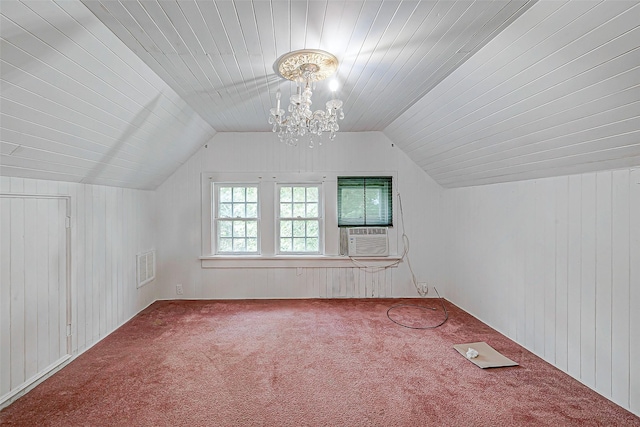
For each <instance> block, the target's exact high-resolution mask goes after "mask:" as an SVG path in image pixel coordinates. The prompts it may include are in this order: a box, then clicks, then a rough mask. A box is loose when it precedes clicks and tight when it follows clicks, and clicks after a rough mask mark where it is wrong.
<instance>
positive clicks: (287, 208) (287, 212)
mask: <svg viewBox="0 0 640 427" xmlns="http://www.w3.org/2000/svg"><path fill="white" fill-rule="evenodd" d="M292 216H293V209H292V208H291V203H280V217H281V218H291V217H292Z"/></svg>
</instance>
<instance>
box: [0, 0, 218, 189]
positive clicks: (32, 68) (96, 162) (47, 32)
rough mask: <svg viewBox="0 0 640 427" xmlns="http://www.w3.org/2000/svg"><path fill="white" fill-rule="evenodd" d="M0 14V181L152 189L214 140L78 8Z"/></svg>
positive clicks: (33, 5) (53, 6)
mask: <svg viewBox="0 0 640 427" xmlns="http://www.w3.org/2000/svg"><path fill="white" fill-rule="evenodd" d="M0 14H1V16H0V19H1V21H0V31H1V36H2V39H1V43H2V44H1V46H0V61H1V62H0V67H1V68H0V71H1V81H0V83H1V99H0V111H1V117H0V120H1V122H0V124H1V128H0V143H1V145H0V156H1V157H0V164H1V173H2V174H3V175H9V176H18V177H30V178H40V179H51V180H61V181H72V182H83V183H93V184H104V185H111V186H120V187H129V188H140V189H155V188H156V187H157V186H158V185H159V184H160V183H162V182H163V181H164V180H165V179H166V178H167V177H168V176H169V175H171V174H172V173H173V172H174V171H175V170H176V169H177V168H178V166H179V165H180V164H181V163H182V162H184V161H186V160H187V159H188V158H189V157H190V156H191V155H192V154H193V152H194V151H195V150H197V149H198V148H199V147H201V146H202V145H203V144H204V143H205V142H206V141H208V140H209V139H210V138H211V137H212V136H213V135H214V134H215V130H214V129H213V128H212V127H211V125H209V124H208V123H206V122H205V121H204V120H203V119H202V118H201V117H200V116H199V115H198V114H197V113H196V112H195V111H194V110H193V109H192V108H191V107H190V106H189V105H188V104H187V103H186V102H185V101H184V100H183V99H182V98H180V96H178V94H176V92H175V91H174V90H173V89H171V88H170V87H169V86H168V85H167V84H166V83H165V82H164V81H163V80H162V79H160V78H159V77H158V76H157V75H156V74H155V73H154V72H153V71H152V70H150V69H149V67H148V66H147V65H145V64H144V62H143V61H142V60H140V58H138V57H137V56H136V55H135V54H134V53H133V52H131V50H130V49H128V48H127V47H126V46H124V44H123V43H122V42H121V41H120V40H119V39H118V38H117V37H116V36H115V35H114V34H113V33H111V32H110V31H109V30H108V29H107V28H106V27H105V26H104V25H103V24H102V23H101V22H100V21H99V20H98V19H97V18H96V17H95V16H94V15H93V13H92V12H91V11H90V10H89V9H87V8H86V7H85V6H84V5H83V4H82V3H80V2H79V1H60V2H54V1H22V2H20V1H15V0H2V1H1V2H0Z"/></svg>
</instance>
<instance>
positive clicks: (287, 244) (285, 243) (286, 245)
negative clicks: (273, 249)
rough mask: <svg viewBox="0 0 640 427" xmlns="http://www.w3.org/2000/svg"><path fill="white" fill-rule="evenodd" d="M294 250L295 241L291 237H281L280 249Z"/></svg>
mask: <svg viewBox="0 0 640 427" xmlns="http://www.w3.org/2000/svg"><path fill="white" fill-rule="evenodd" d="M292 250H293V242H292V240H291V239H290V238H281V239H280V251H281V252H291V251H292Z"/></svg>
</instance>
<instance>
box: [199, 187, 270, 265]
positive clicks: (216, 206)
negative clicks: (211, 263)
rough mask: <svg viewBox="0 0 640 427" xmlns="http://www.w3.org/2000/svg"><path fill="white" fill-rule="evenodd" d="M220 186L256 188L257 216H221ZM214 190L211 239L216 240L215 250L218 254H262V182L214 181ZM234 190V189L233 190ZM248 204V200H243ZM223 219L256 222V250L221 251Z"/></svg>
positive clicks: (212, 188) (212, 196) (212, 189)
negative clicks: (220, 232)
mask: <svg viewBox="0 0 640 427" xmlns="http://www.w3.org/2000/svg"><path fill="white" fill-rule="evenodd" d="M220 188H232V189H233V188H245V189H246V188H255V189H256V192H257V200H256V205H257V208H256V217H247V216H244V217H233V216H230V217H221V216H220V200H218V197H219V194H220V193H219V191H220ZM211 191H212V195H211V198H212V210H213V222H212V227H211V228H212V230H211V231H212V234H211V241H212V242H215V251H214V253H215V254H216V255H259V254H260V235H261V228H260V204H261V203H260V184H259V183H255V182H214V183H212V186H211ZM232 191H233V190H232ZM242 203H244V204H246V203H247V202H246V201H244V202H242ZM222 221H243V222H245V223H247V222H249V221H255V222H256V228H257V235H256V240H257V241H256V250H255V251H235V250H234V251H224V252H223V251H221V250H220V236H219V228H220V222H222ZM245 239H246V237H245Z"/></svg>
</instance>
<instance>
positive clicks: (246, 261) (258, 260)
mask: <svg viewBox="0 0 640 427" xmlns="http://www.w3.org/2000/svg"><path fill="white" fill-rule="evenodd" d="M401 260H402V257H399V256H397V255H392V256H386V257H357V258H350V257H348V256H329V255H274V256H260V255H254V256H250V255H210V256H201V257H200V263H201V266H202V268H274V267H275V268H303V267H325V268H326V267H354V268H358V267H362V268H364V267H372V268H384V267H397V266H398V264H399V263H400V262H401Z"/></svg>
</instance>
